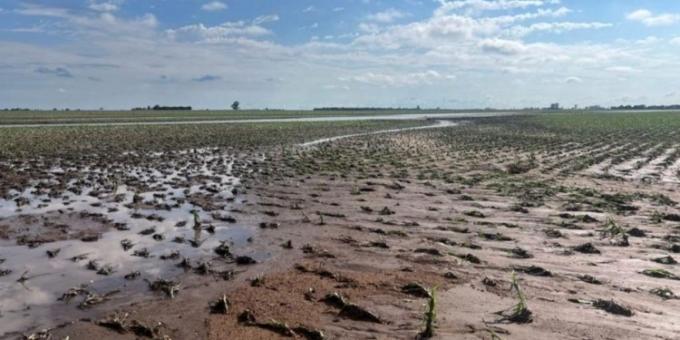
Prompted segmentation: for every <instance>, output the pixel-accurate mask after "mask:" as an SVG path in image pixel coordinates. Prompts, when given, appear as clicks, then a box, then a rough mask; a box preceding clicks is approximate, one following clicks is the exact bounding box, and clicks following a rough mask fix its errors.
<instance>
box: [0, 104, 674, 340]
mask: <svg viewBox="0 0 680 340" xmlns="http://www.w3.org/2000/svg"><path fill="white" fill-rule="evenodd" d="M417 118H420V119H415V120H414V119H399V120H372V119H371V120H355V121H348V120H344V119H343V120H341V121H332V122H331V121H327V122H326V121H310V122H300V121H294V122H291V121H281V122H278V121H277V122H266V123H265V122H262V123H258V124H253V123H247V124H245V123H244V124H241V123H239V124H235V123H234V124H213V125H211V124H198V125H193V124H186V125H159V126H155V125H143V126H125V125H123V126H68V127H60V126H53V127H16V128H12V129H6V130H4V131H7V132H8V134H6V135H0V145H3V146H5V148H3V149H2V150H3V151H2V153H1V154H2V159H1V160H0V338H2V339H5V338H6V339H22V338H24V337H25V338H29V339H47V338H49V337H50V336H51V338H52V339H64V338H66V337H68V338H69V339H91V338H99V339H136V338H149V339H196V338H201V339H273V338H274V339H276V338H291V337H292V338H300V339H336V338H337V339H340V338H357V339H369V338H390V339H413V338H415V337H416V336H418V334H421V332H422V329H423V325H424V320H425V319H427V315H428V314H427V309H426V308H425V306H426V305H428V304H429V303H430V301H432V300H433V299H435V298H436V306H435V308H436V314H437V319H436V322H435V330H436V335H435V338H437V337H439V338H442V339H448V338H461V339H489V338H493V336H495V337H496V338H501V339H546V338H550V339H573V338H600V337H616V338H620V339H640V338H659V339H672V338H673V337H674V335H675V334H677V333H678V332H679V331H680V324H678V323H677V322H675V320H678V319H679V318H680V314H678V312H677V310H678V309H677V307H678V305H677V302H678V301H680V300H679V299H677V295H676V294H678V292H680V285H679V284H678V283H677V282H680V281H678V275H680V274H679V273H677V268H676V267H677V261H676V258H677V256H676V253H680V236H678V232H677V227H678V225H677V224H678V222H679V221H680V217H678V216H679V215H680V210H679V209H678V204H677V202H680V194H678V192H677V188H676V186H677V183H678V178H680V177H679V175H680V174H679V173H678V159H677V158H678V157H677V156H678V155H679V154H678V151H677V150H679V148H678V144H677V141H676V137H677V135H676V131H677V121H678V120H677V113H673V112H669V113H654V114H647V115H642V114H638V113H631V114H616V115H615V116H614V115H611V114H600V113H591V114H566V113H565V114H552V115H551V114H543V115H532V116H491V117H488V116H484V117H467V116H466V117H446V118H443V117H437V119H429V120H424V119H422V118H424V117H421V116H418V117H417ZM428 118H432V117H428ZM36 136H40V137H42V138H40V139H37V138H35V137H36ZM93 136H97V137H98V138H96V139H94V138H93V139H90V138H92V137H93ZM30 138H32V139H30ZM28 140H33V142H32V143H31V144H26V143H22V142H25V141H28ZM73 141H78V143H73ZM86 141H87V142H86ZM433 297H434V298H433ZM492 335H493V336H492Z"/></svg>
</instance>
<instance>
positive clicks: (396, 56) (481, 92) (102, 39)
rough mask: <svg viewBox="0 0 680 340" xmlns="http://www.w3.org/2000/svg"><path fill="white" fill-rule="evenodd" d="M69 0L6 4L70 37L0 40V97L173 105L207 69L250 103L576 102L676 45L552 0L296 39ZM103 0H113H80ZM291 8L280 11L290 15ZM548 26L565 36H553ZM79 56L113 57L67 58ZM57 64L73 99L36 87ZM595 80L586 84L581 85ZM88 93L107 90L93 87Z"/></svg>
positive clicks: (609, 92) (653, 74) (669, 62)
mask: <svg viewBox="0 0 680 340" xmlns="http://www.w3.org/2000/svg"><path fill="white" fill-rule="evenodd" d="M81 2H82V3H84V5H83V8H82V10H77V9H73V8H71V7H68V8H59V7H48V6H38V5H28V4H25V5H20V6H19V8H18V9H16V10H13V11H12V15H30V16H40V17H41V18H40V19H41V20H44V21H45V22H46V23H49V24H50V26H49V27H47V28H49V29H50V34H52V35H59V32H58V30H63V31H64V33H63V34H61V35H59V37H60V38H63V39H66V40H68V39H70V40H69V45H68V48H55V47H54V46H53V45H44V46H42V45H40V44H36V43H33V42H26V43H16V42H10V41H0V60H2V65H0V78H2V79H3V80H5V79H6V80H7V81H5V82H0V101H2V102H4V103H8V104H6V105H12V106H25V105H22V103H24V104H25V103H31V99H32V98H35V97H36V96H40V98H41V100H43V101H44V102H45V106H47V107H50V106H63V105H69V106H80V107H83V106H86V104H87V103H93V104H92V106H91V107H99V106H109V105H111V103H118V104H113V105H114V106H115V107H126V106H125V105H126V104H127V103H130V104H129V106H134V105H138V104H139V103H140V102H160V101H165V100H166V99H168V98H172V99H174V98H177V100H178V101H179V100H181V101H182V102H178V103H176V104H178V105H179V104H183V105H184V104H194V105H201V106H204V107H224V106H225V105H228V104H230V102H226V103H224V102H223V101H225V100H229V99H231V100H233V98H225V97H224V95H223V93H222V92H223V89H218V86H209V85H208V84H211V82H218V83H219V84H220V85H224V87H226V86H228V88H230V89H233V97H238V99H239V100H243V101H244V102H246V101H247V102H251V103H257V104H254V105H257V106H262V107H264V106H269V107H291V106H294V107H313V106H333V105H338V104H342V103H346V102H347V100H350V99H351V100H352V102H353V103H356V105H360V106H361V105H366V106H371V105H376V106H377V105H385V106H399V105H408V104H413V101H412V100H411V99H409V98H416V97H417V98H419V100H420V99H422V102H420V103H419V104H426V105H428V104H431V105H433V106H434V105H436V106H441V107H446V106H449V105H458V106H465V107H485V106H501V107H508V106H524V105H526V106H540V105H547V104H548V103H545V102H544V101H545V100H546V99H545V98H555V96H556V95H555V94H556V93H560V94H561V95H564V96H565V97H569V98H574V99H573V100H574V103H573V104H575V103H576V101H578V100H579V99H580V100H581V102H580V104H583V103H584V102H588V103H594V102H598V101H600V100H602V101H600V102H599V103H600V104H607V103H611V104H618V103H617V102H615V101H616V100H618V98H621V97H622V96H625V95H628V96H638V95H640V94H641V92H645V91H641V90H640V88H642V87H643V86H644V85H645V84H646V85H649V86H652V87H653V86H658V84H670V85H668V86H672V84H674V83H673V81H675V80H674V78H673V77H672V72H668V70H669V69H677V68H678V67H680V62H678V61H677V60H676V59H677V58H675V57H674V56H675V53H673V52H674V51H677V47H675V45H672V44H678V46H680V37H678V38H676V39H667V40H668V41H670V42H671V44H663V46H662V44H661V43H660V42H662V41H666V40H665V39H666V38H656V39H654V40H652V39H645V42H644V43H645V44H654V45H643V44H642V42H637V43H636V42H635V40H627V41H620V42H617V41H599V42H598V41H597V40H595V41H583V40H582V39H578V40H574V39H571V37H570V36H569V33H570V32H572V31H574V30H596V29H606V28H608V27H611V26H612V25H611V23H607V22H578V20H577V17H578V15H579V13H580V10H581V9H577V8H574V10H572V9H570V8H566V7H564V6H562V5H561V4H560V3H559V2H557V1H538V0H535V1H534V0H505V1H501V0H498V1H492V0H460V1H444V0H442V1H439V2H438V3H437V4H438V5H437V9H434V8H433V9H432V13H431V14H430V15H428V16H425V17H420V16H418V17H416V16H414V15H413V16H412V15H406V16H400V15H394V13H392V14H390V13H388V11H387V10H386V11H384V13H383V12H381V13H382V15H378V14H381V13H374V14H373V15H372V16H371V17H370V18H369V17H368V16H363V17H359V19H360V21H361V23H360V25H359V26H358V28H356V27H355V29H353V30H350V31H349V32H347V31H328V32H327V31H326V28H328V29H329V30H331V29H333V28H332V27H333V25H323V26H324V30H323V31H320V32H319V33H318V35H319V38H317V39H316V40H315V39H312V38H310V39H309V40H308V41H306V42H302V43H293V42H290V41H288V40H289V39H279V38H281V36H280V35H277V34H275V32H274V31H272V30H273V29H276V28H277V26H279V25H271V28H270V26H269V25H268V24H270V23H273V22H275V21H278V20H279V16H278V15H277V14H269V15H266V14H267V12H265V13H260V14H261V16H259V17H258V16H253V17H251V18H247V17H246V18H242V19H241V21H230V22H225V23H222V24H217V25H215V24H205V23H201V22H200V21H199V20H196V21H195V22H194V23H192V24H189V25H180V26H171V24H170V23H164V25H163V27H169V29H163V30H161V29H159V26H161V25H159V23H158V20H157V19H156V17H155V16H154V15H153V14H151V13H149V14H147V15H141V14H138V15H131V14H130V12H128V11H122V10H120V6H121V4H122V3H123V2H122V1H117V0H93V1H92V2H88V1H81ZM104 3H110V4H114V5H117V6H118V8H119V9H118V10H114V9H113V7H108V6H102V7H97V8H98V9H95V8H92V7H89V6H90V5H93V4H97V5H99V4H104ZM196 3H199V4H202V3H207V0H203V1H201V2H196ZM430 3H432V2H430ZM159 6H160V5H159ZM302 10H303V7H299V8H297V9H294V11H297V13H294V12H291V13H289V14H287V15H291V16H294V15H303V16H304V14H301V13H300V11H302ZM331 10H332V6H331V7H323V8H322V7H319V8H313V7H312V8H311V9H310V10H309V12H311V11H316V12H318V13H326V14H332V13H330V11H331ZM402 14H403V13H402ZM3 15H4V14H3ZM310 15H311V14H309V15H306V16H307V17H309V16H310ZM655 16H658V15H656V14H653V13H651V12H650V13H649V15H645V14H644V13H643V15H642V16H640V14H639V13H638V15H637V16H634V17H636V18H638V19H636V20H637V21H640V22H642V21H643V20H646V19H649V18H652V17H655ZM565 17H566V18H565ZM645 18H646V19H645ZM631 20H633V19H631ZM315 21H316V20H309V21H305V22H301V23H299V25H310V24H311V23H313V22H315ZM319 22H321V21H319ZM628 25H634V24H633V23H632V22H629V23H628ZM344 27H348V26H347V25H346V26H344ZM537 33H541V34H540V35H539V34H537ZM36 34H40V33H36ZM300 34H301V35H302V34H308V35H309V36H312V35H314V33H310V32H302V31H301V32H300ZM532 34H534V35H533V36H532ZM549 34H564V35H565V37H563V38H561V39H559V40H553V39H551V38H550V36H549ZM659 36H660V37H661V35H659ZM296 40H297V39H296ZM649 46H654V47H655V48H650V47H649ZM657 46H659V48H656V47H657ZM132 61H134V62H132ZM88 64H90V65H94V64H110V65H118V66H117V68H115V69H109V68H97V69H94V68H92V67H80V66H77V65H88ZM5 65H7V66H6V67H5ZM27 65H30V66H27ZM36 65H45V66H41V67H38V68H36ZM627 65H630V66H634V67H635V68H632V67H630V66H627ZM72 71H73V73H72ZM27 72H28V73H33V74H34V76H33V77H30V78H37V76H38V75H41V76H42V77H44V79H40V80H41V81H39V82H36V83H35V84H31V88H30V90H27V89H25V88H21V87H17V86H14V85H11V86H10V85H7V84H18V83H21V82H19V81H18V80H22V79H26V73H27ZM74 74H75V75H76V76H74ZM454 75H455V76H454ZM629 75H635V77H636V83H639V84H640V86H639V87H636V88H635V90H634V91H633V90H631V89H630V86H629V84H628V85H627V84H625V82H621V81H620V79H623V78H625V77H627V76H629ZM50 77H51V79H50ZM69 77H70V78H72V80H69V81H68V82H67V83H68V87H67V88H68V90H69V96H68V97H69V98H72V99H73V100H74V103H65V102H63V101H64V100H65V99H64V97H66V96H61V97H60V98H56V99H50V95H49V93H51V92H54V89H55V87H57V86H55V84H54V82H55V81H56V80H60V82H64V83H66V81H65V80H63V79H61V78H64V79H66V78H69ZM88 79H89V80H88ZM95 79H96V80H97V81H95ZM284 79H286V80H292V79H295V81H285V80H284ZM329 79H330V82H329ZM584 79H587V81H584ZM271 80H276V81H271ZM199 83H203V84H205V86H202V85H199ZM510 83H512V84H521V86H522V89H523V90H522V91H521V93H518V91H508V88H507V86H508V85H507V84H510ZM120 84H128V85H127V86H121V85H120ZM566 84H582V85H579V86H568V85H566ZM596 85H597V86H600V87H598V89H600V90H598V91H592V87H593V86H596ZM59 86H64V87H66V86H65V85H62V84H59ZM219 87H223V86H219ZM319 89H327V90H328V91H321V93H319V91H318V90H319ZM338 90H342V91H338ZM663 92H667V90H664V91H663ZM97 93H110V94H111V95H110V96H106V98H102V97H101V96H97V95H96V94H97ZM263 93H266V95H263ZM168 94H172V95H171V96H169V95H168ZM174 94H181V95H174ZM642 94H643V95H648V94H649V93H642ZM343 96H344V97H343ZM558 99H559V98H555V99H552V100H558ZM50 100H52V101H50ZM76 100H78V102H75V101H76ZM99 101H105V102H104V103H99ZM560 102H564V103H565V104H567V100H560ZM83 103H85V104H83ZM199 103H200V104H199ZM452 103H453V104H452ZM169 104H175V103H169ZM116 105H117V106H116ZM129 106H128V107H129Z"/></svg>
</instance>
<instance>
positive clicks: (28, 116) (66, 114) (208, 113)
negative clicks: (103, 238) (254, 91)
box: [0, 110, 469, 125]
mask: <svg viewBox="0 0 680 340" xmlns="http://www.w3.org/2000/svg"><path fill="white" fill-rule="evenodd" d="M451 112H456V111H455V110H370V111H303V110H292V111H288V110H239V111H226V110H225V111H215V110H203V111H198V110H193V111H0V125H8V124H70V123H130V122H173V121H210V120H241V119H289V118H310V117H351V116H385V115H395V114H416V113H419V114H428V113H433V114H434V113H451ZM459 112H469V111H459Z"/></svg>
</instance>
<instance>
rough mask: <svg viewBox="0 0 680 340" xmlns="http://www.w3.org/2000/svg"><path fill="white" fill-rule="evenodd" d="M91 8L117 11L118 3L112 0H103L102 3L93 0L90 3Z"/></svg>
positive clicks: (99, 10)
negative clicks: (109, 0) (104, 0)
mask: <svg viewBox="0 0 680 340" xmlns="http://www.w3.org/2000/svg"><path fill="white" fill-rule="evenodd" d="M89 8H90V9H91V10H93V11H98V12H115V11H117V10H118V5H117V4H115V3H112V2H101V3H96V2H92V3H90V6H89Z"/></svg>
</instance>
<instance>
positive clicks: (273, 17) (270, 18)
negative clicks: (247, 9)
mask: <svg viewBox="0 0 680 340" xmlns="http://www.w3.org/2000/svg"><path fill="white" fill-rule="evenodd" d="M279 19H280V18H279V16H278V15H277V14H270V15H261V16H259V17H257V18H255V20H253V24H254V25H261V24H266V23H269V22H276V21H279Z"/></svg>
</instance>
